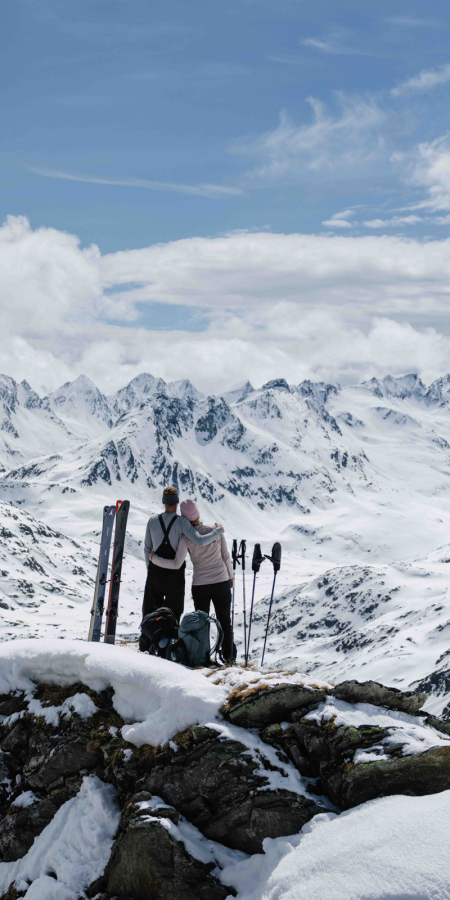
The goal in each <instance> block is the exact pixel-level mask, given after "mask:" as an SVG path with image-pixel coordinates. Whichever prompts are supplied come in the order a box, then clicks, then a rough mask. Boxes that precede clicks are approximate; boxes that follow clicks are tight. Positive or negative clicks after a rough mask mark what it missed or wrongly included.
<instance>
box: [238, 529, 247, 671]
mask: <svg viewBox="0 0 450 900" xmlns="http://www.w3.org/2000/svg"><path fill="white" fill-rule="evenodd" d="M246 548H247V541H241V543H240V546H239V559H240V560H241V563H242V596H243V611H244V659H245V665H247V656H248V651H247V612H246V609H245V551H246Z"/></svg>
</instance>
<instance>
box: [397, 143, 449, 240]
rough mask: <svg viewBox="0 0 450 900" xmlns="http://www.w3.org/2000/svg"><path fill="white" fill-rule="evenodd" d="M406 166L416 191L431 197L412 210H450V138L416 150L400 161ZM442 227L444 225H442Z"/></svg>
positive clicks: (413, 206) (405, 170)
mask: <svg viewBox="0 0 450 900" xmlns="http://www.w3.org/2000/svg"><path fill="white" fill-rule="evenodd" d="M397 160H398V162H399V163H401V164H403V166H404V177H405V180H406V181H408V182H409V183H410V184H412V185H413V186H415V187H423V188H426V189H427V191H428V197H427V198H426V199H424V200H421V201H419V202H418V203H415V204H414V205H411V206H410V209H429V210H431V211H433V212H439V211H440V210H450V136H449V135H448V134H445V135H443V136H442V137H440V138H438V139H437V140H435V141H430V142H424V143H422V144H419V145H418V147H416V149H415V150H414V151H413V152H412V153H411V154H409V155H408V156H404V157H400V156H399V157H397V158H396V160H394V161H397ZM440 224H443V223H442V222H441V223H440Z"/></svg>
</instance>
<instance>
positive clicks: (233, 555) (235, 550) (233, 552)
mask: <svg viewBox="0 0 450 900" xmlns="http://www.w3.org/2000/svg"><path fill="white" fill-rule="evenodd" d="M237 556H238V548H237V540H236V538H235V539H234V541H233V548H232V550H231V558H232V560H233V571H234V572H235V571H236V562H237Z"/></svg>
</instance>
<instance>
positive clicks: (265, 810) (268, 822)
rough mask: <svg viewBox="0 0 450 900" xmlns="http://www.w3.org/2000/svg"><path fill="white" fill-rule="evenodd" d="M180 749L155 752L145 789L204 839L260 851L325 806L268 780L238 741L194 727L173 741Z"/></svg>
mask: <svg viewBox="0 0 450 900" xmlns="http://www.w3.org/2000/svg"><path fill="white" fill-rule="evenodd" d="M176 743H177V746H178V751H177V752H174V751H173V750H170V749H167V750H166V748H164V751H163V752H161V753H158V754H157V755H156V756H155V758H154V762H153V765H152V769H151V772H150V773H149V775H148V776H147V778H146V779H145V787H146V788H147V790H149V791H150V792H151V793H153V794H156V795H158V796H160V797H162V798H163V799H164V800H165V801H166V802H167V803H170V804H171V805H173V806H175V807H176V809H178V810H179V811H180V812H181V813H182V814H183V815H184V816H186V818H188V819H189V821H191V822H193V824H194V825H196V826H197V827H198V828H200V830H201V831H202V832H203V834H204V835H206V837H208V838H211V839H212V840H215V841H220V842H221V843H223V844H226V846H227V847H232V848H234V849H237V850H244V851H245V852H246V853H260V852H261V850H262V842H263V840H264V838H265V837H272V838H275V837H279V836H280V835H283V834H293V833H295V832H298V831H299V830H300V829H301V828H302V827H303V825H304V824H305V823H306V822H308V821H309V820H310V819H311V818H312V817H313V816H314V815H316V813H318V812H322V811H323V807H321V806H319V804H317V803H315V802H314V801H312V800H310V799H308V798H306V797H303V796H298V795H297V794H293V793H291V792H290V791H287V790H269V789H267V784H268V779H267V778H266V777H265V776H264V775H261V774H260V773H258V771H257V770H258V764H257V762H256V761H255V760H254V759H253V757H252V756H251V755H250V753H249V752H248V751H247V750H246V748H245V747H244V745H243V744H240V743H239V742H238V741H234V740H229V739H224V738H221V737H220V735H219V734H218V732H217V731H214V730H213V729H211V728H204V727H198V726H195V727H193V728H190V729H189V730H188V731H187V732H185V733H184V734H182V735H178V737H177V738H176Z"/></svg>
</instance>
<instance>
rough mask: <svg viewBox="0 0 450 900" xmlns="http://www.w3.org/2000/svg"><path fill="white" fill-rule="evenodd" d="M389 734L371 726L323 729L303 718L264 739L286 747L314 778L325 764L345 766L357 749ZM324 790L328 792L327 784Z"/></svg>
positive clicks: (272, 728) (303, 771) (266, 734)
mask: <svg viewBox="0 0 450 900" xmlns="http://www.w3.org/2000/svg"><path fill="white" fill-rule="evenodd" d="M387 734H388V731H387V729H385V728H378V727H374V726H371V725H361V726H359V728H354V727H351V726H347V725H344V726H341V727H339V728H335V727H334V725H333V724H326V725H325V726H321V725H318V724H317V722H315V721H310V720H307V721H305V719H303V718H302V719H301V720H300V721H298V722H295V723H294V724H293V725H292V726H291V728H287V729H283V728H281V727H280V726H279V725H271V726H270V727H269V728H266V730H265V731H263V733H262V737H263V739H264V740H265V741H267V742H268V743H270V744H273V745H274V746H278V747H282V748H283V750H284V751H285V753H286V754H287V756H288V757H289V759H291V760H292V762H293V763H294V765H295V766H296V767H297V768H298V770H299V771H300V773H301V774H302V775H305V776H312V777H313V778H314V777H319V776H321V775H322V771H323V769H322V764H323V763H327V762H330V761H331V760H333V761H336V762H340V763H344V764H345V763H347V762H348V758H349V757H351V758H352V757H353V755H354V753H355V751H356V750H359V749H365V748H368V747H372V746H373V745H374V744H376V743H379V742H380V741H382V740H383V738H385V737H386V735H387ZM324 791H325V793H326V787H325V785H324ZM334 802H335V801H334Z"/></svg>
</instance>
